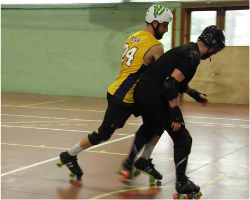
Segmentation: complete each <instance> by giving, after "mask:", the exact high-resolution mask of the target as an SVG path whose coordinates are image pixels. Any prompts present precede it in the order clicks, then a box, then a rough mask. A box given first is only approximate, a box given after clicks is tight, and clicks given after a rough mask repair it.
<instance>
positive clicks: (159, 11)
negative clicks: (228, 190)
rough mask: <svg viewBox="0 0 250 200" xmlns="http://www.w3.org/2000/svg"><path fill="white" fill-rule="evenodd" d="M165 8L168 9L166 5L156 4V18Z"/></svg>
mask: <svg viewBox="0 0 250 200" xmlns="http://www.w3.org/2000/svg"><path fill="white" fill-rule="evenodd" d="M165 10H166V8H165V7H164V6H159V5H156V6H155V9H154V16H155V18H156V17H157V16H160V15H161V14H162V13H163V12H164V11H165Z"/></svg>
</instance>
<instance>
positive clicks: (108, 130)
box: [88, 125, 115, 145]
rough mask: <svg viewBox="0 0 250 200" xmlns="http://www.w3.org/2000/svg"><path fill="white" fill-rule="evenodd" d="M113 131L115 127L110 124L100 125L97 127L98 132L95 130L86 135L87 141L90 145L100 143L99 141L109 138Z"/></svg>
mask: <svg viewBox="0 0 250 200" xmlns="http://www.w3.org/2000/svg"><path fill="white" fill-rule="evenodd" d="M114 132H115V128H113V127H111V126H104V125H101V126H100V128H99V129H98V133H96V132H95V131H94V132H93V133H91V134H89V135H88V138H89V141H90V143H91V144H92V145H97V144H100V143H101V142H105V141H107V140H109V139H110V138H111V136H112V134H113V133H114Z"/></svg>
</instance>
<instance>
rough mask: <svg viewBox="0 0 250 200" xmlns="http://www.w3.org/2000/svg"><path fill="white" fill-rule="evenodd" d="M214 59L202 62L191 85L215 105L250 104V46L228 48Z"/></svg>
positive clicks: (187, 98) (185, 96)
mask: <svg viewBox="0 0 250 200" xmlns="http://www.w3.org/2000/svg"><path fill="white" fill-rule="evenodd" d="M211 58H212V62H210V61H209V59H208V60H206V61H202V62H201V64H200V65H199V66H198V69H197V72H196V75H195V77H194V78H193V80H192V81H191V82H190V86H191V87H192V88H195V89H197V90H198V91H199V92H202V93H205V94H207V95H208V97H209V100H210V102H211V103H233V104H249V47H226V48H225V49H224V50H223V51H222V52H219V53H218V54H216V55H214V56H212V57H211ZM183 100H184V101H193V99H191V98H190V97H189V96H188V95H183Z"/></svg>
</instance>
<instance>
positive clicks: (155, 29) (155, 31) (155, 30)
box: [151, 22, 160, 37]
mask: <svg viewBox="0 0 250 200" xmlns="http://www.w3.org/2000/svg"><path fill="white" fill-rule="evenodd" d="M159 25H160V23H159V22H157V26H156V28H155V27H154V26H153V23H151V26H152V28H153V29H154V33H155V37H156V36H157V30H158V28H159Z"/></svg>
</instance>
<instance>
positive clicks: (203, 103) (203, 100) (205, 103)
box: [200, 94, 209, 107]
mask: <svg viewBox="0 0 250 200" xmlns="http://www.w3.org/2000/svg"><path fill="white" fill-rule="evenodd" d="M200 98H201V99H202V102H201V104H202V106H203V107H205V106H207V105H208V103H209V100H208V98H207V95H205V94H200Z"/></svg>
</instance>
